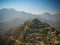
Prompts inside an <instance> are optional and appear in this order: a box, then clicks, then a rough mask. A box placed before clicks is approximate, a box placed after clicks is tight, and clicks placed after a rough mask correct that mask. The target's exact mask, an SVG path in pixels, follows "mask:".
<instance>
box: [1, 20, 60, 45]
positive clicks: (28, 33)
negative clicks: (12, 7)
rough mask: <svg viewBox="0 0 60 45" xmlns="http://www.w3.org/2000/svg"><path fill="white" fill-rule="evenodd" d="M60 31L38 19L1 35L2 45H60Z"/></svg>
mask: <svg viewBox="0 0 60 45" xmlns="http://www.w3.org/2000/svg"><path fill="white" fill-rule="evenodd" d="M59 44H60V31H59V29H55V28H53V27H51V26H50V25H48V24H47V23H43V22H41V21H39V20H38V19H30V20H28V21H27V22H25V23H24V24H22V25H20V26H17V27H15V28H12V29H10V30H9V31H7V32H6V33H5V34H4V35H2V36H0V45H59Z"/></svg>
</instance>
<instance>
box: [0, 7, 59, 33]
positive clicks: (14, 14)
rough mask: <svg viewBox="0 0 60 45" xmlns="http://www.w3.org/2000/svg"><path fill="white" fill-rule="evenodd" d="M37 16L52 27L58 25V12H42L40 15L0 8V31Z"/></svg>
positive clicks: (2, 31)
mask: <svg viewBox="0 0 60 45" xmlns="http://www.w3.org/2000/svg"><path fill="white" fill-rule="evenodd" d="M34 18H38V19H39V20H40V21H42V22H46V23H48V24H49V25H51V26H53V27H60V20H59V19H60V13H57V14H53V15H52V14H50V13H44V14H40V15H36V14H31V13H27V12H24V11H16V10H15V9H6V8H3V9H0V33H4V32H5V31H7V30H9V29H10V28H13V27H15V26H18V25H19V24H23V23H24V22H25V21H27V20H29V19H34Z"/></svg>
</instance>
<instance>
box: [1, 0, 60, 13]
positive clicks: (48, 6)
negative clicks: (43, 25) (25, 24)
mask: <svg viewBox="0 0 60 45" xmlns="http://www.w3.org/2000/svg"><path fill="white" fill-rule="evenodd" d="M0 8H14V9H16V10H19V11H25V12H29V13H35V14H41V13H44V12H50V13H56V12H60V0H0Z"/></svg>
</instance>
